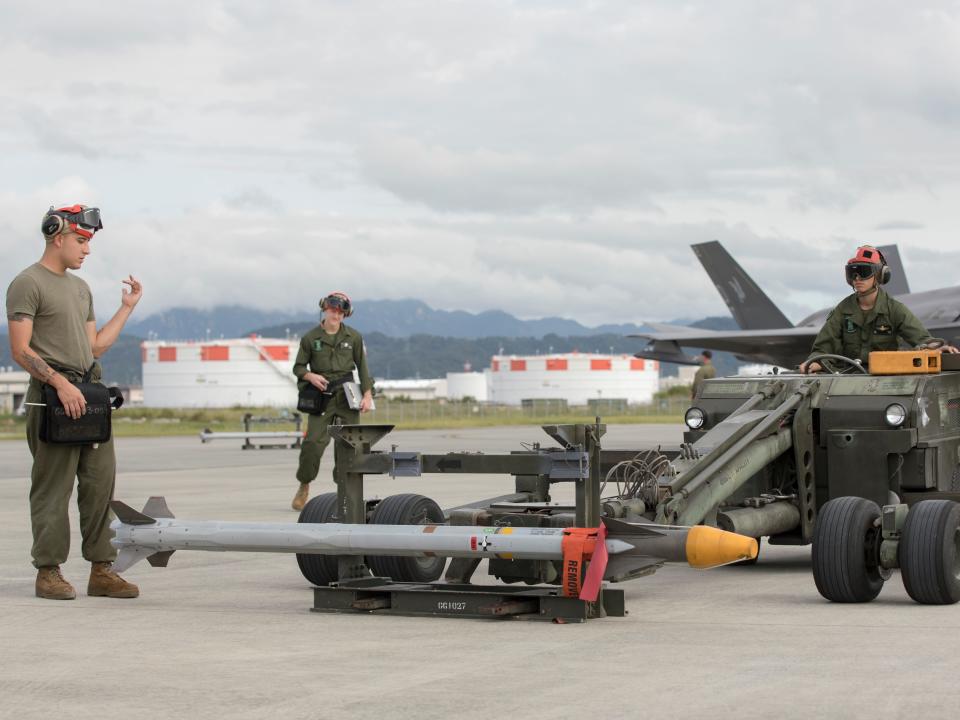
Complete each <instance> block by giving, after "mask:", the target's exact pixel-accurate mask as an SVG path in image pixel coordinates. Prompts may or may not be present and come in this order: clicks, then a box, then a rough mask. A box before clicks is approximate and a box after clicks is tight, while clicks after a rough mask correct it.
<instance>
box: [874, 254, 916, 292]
mask: <svg viewBox="0 0 960 720" xmlns="http://www.w3.org/2000/svg"><path fill="white" fill-rule="evenodd" d="M877 250H879V251H880V252H881V253H883V259H884V260H886V261H887V266H888V267H889V268H890V282H888V283H887V284H886V285H884V287H883V289H884V290H886V291H887V292H888V293H890V294H891V295H909V294H910V283H909V282H907V273H906V271H905V270H904V269H903V261H902V260H901V259H900V248H898V247H897V246H896V245H880V246H878V247H877Z"/></svg>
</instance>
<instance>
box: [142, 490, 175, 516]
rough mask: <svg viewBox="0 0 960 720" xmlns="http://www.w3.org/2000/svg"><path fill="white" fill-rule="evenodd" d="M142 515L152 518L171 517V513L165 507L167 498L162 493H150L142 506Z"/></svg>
mask: <svg viewBox="0 0 960 720" xmlns="http://www.w3.org/2000/svg"><path fill="white" fill-rule="evenodd" d="M141 512H143V514H144V515H149V516H150V517H152V518H172V517H173V513H172V512H170V508H168V507H167V499H166V498H165V497H163V496H162V495H151V496H150V497H149V498H148V499H147V504H146V505H144V506H143V510H142V511H141Z"/></svg>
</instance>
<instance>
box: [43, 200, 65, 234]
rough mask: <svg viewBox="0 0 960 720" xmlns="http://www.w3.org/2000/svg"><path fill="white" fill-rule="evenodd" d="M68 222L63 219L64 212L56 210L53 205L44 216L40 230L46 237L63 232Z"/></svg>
mask: <svg viewBox="0 0 960 720" xmlns="http://www.w3.org/2000/svg"><path fill="white" fill-rule="evenodd" d="M66 225H67V223H66V221H65V220H64V219H63V214H62V213H60V212H58V211H56V210H54V209H53V208H52V207H51V208H50V210H48V211H47V214H46V215H44V216H43V222H41V223H40V232H42V233H43V235H44V237H53V236H54V235H59V234H60V233H62V232H63V229H64V228H65V227H66Z"/></svg>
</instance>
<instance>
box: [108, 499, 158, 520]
mask: <svg viewBox="0 0 960 720" xmlns="http://www.w3.org/2000/svg"><path fill="white" fill-rule="evenodd" d="M110 509H111V510H113V512H114V513H116V515H117V518H118V519H119V520H120V522H122V523H123V524H124V525H153V524H154V523H155V522H156V520H154V519H153V518H152V517H150V516H149V515H144V514H143V513H139V512H137V511H136V510H134V509H133V508H132V507H130V506H129V505H127V504H126V503H124V502H120V501H119V500H111V501H110ZM168 512H169V511H168Z"/></svg>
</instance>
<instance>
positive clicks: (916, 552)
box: [898, 500, 960, 605]
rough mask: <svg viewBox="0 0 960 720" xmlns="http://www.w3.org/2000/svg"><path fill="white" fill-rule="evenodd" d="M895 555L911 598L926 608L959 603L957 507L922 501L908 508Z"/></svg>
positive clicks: (959, 508)
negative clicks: (896, 554)
mask: <svg viewBox="0 0 960 720" xmlns="http://www.w3.org/2000/svg"><path fill="white" fill-rule="evenodd" d="M898 553H899V559H900V576H901V577H902V578H903V586H904V587H905V588H906V589H907V594H908V595H909V596H910V597H912V598H913V599H914V600H916V601H917V602H918V603H923V604H925V605H951V604H953V603H955V602H957V601H958V600H960V505H958V504H957V503H955V502H952V501H950V500H923V501H922V502H918V503H917V504H916V505H914V506H913V507H912V508H910V512H909V513H908V514H907V521H906V523H905V524H904V526H903V537H902V538H901V539H900V549H899V551H898Z"/></svg>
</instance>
